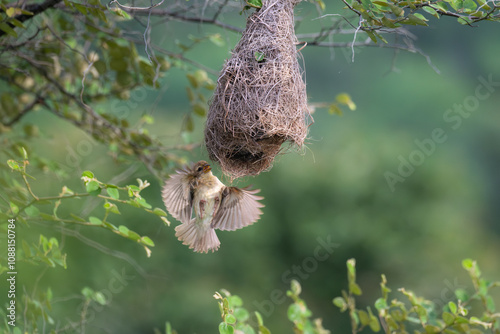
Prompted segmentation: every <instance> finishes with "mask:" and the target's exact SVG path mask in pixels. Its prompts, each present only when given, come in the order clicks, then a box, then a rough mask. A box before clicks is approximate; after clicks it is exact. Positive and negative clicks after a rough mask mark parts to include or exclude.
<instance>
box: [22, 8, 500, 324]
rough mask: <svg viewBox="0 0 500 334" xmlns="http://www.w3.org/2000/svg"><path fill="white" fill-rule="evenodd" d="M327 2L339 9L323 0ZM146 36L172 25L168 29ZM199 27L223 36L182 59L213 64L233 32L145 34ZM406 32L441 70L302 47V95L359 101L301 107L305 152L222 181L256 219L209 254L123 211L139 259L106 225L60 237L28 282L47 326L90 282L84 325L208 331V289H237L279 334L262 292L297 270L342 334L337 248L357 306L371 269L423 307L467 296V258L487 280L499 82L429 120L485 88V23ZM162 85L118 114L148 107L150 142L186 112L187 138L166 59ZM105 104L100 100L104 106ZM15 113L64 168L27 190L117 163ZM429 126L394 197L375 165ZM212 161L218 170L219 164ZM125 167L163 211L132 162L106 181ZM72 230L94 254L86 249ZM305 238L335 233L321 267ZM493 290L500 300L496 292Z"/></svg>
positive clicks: (491, 49) (176, 81) (116, 168)
mask: <svg viewBox="0 0 500 334" xmlns="http://www.w3.org/2000/svg"><path fill="white" fill-rule="evenodd" d="M327 11H328V12H340V11H341V9H340V6H335V5H333V4H329V3H327ZM296 14H297V15H300V16H303V17H305V18H304V20H303V21H302V23H301V26H300V29H299V30H298V31H297V33H299V34H300V33H306V32H309V31H314V30H315V29H317V27H318V24H319V23H318V21H317V20H316V21H312V19H313V18H314V17H315V16H314V13H313V12H311V11H310V9H308V7H307V6H304V7H299V8H297V10H296ZM224 20H225V21H227V22H230V23H234V24H236V25H238V26H240V27H243V26H244V17H243V16H239V15H238V13H237V12H234V13H226V14H225V17H224ZM162 30H166V31H168V32H169V33H172V34H171V35H169V36H168V38H167V37H165V32H164V31H162ZM211 31H213V32H219V33H222V34H223V38H224V40H225V42H226V44H225V46H224V47H222V48H219V47H216V46H214V45H212V44H210V43H204V44H201V45H200V46H199V47H197V48H195V49H194V50H191V51H190V53H189V54H188V56H189V57H190V58H191V59H193V60H195V61H198V62H200V63H202V64H203V65H205V66H208V67H210V68H212V69H214V70H215V71H218V70H219V69H220V68H221V66H222V63H223V61H224V59H225V58H227V57H228V55H229V52H230V50H231V48H232V47H233V46H234V44H235V43H236V41H237V39H238V36H237V35H236V34H234V33H231V32H224V31H222V32H221V31H220V30H218V29H216V28H212V27H208V26H200V25H199V24H192V25H187V26H186V24H185V23H183V24H181V23H175V22H169V23H168V24H165V26H158V27H157V28H155V29H153V34H152V39H153V40H157V41H159V42H162V43H164V45H169V43H171V44H172V43H174V41H175V40H178V41H183V40H187V36H188V35H189V34H193V35H200V34H206V33H209V32H211ZM410 31H411V32H412V33H413V34H415V35H416V37H417V40H416V41H415V44H416V45H417V47H419V48H420V49H421V50H422V51H423V52H425V53H426V54H427V55H428V56H429V57H430V59H431V60H432V63H433V65H434V66H436V67H437V68H438V69H439V70H440V74H437V73H436V72H435V71H434V70H433V68H432V67H431V66H429V65H428V63H427V61H426V59H425V58H424V57H423V56H421V55H418V54H413V53H408V52H403V51H401V52H398V53H397V54H395V51H394V50H392V49H385V48H377V47H371V48H356V49H355V58H354V62H351V56H352V54H351V50H350V49H329V48H319V47H306V48H305V49H304V50H302V54H303V58H304V64H305V67H306V70H307V89H308V95H309V98H310V102H329V101H332V100H333V99H334V97H335V96H336V95H337V94H338V93H341V92H346V93H348V94H350V95H351V97H352V99H353V100H354V102H355V103H356V105H357V110H355V111H352V112H349V111H347V112H345V114H344V115H343V116H335V115H329V114H328V112H327V111H326V110H324V109H317V110H316V112H315V113H314V114H313V117H314V120H315V123H314V124H313V125H312V126H311V127H310V133H309V139H308V141H307V145H306V148H304V149H303V150H302V151H299V152H298V151H296V150H294V149H290V150H288V151H286V153H287V154H283V155H281V156H279V157H278V159H277V160H276V162H275V164H274V167H273V169H272V170H271V171H269V172H266V173H263V174H261V175H259V176H258V177H255V178H246V179H243V180H239V181H238V182H236V183H235V185H238V186H246V185H248V184H252V185H253V186H254V187H255V188H260V189H262V192H261V194H262V195H263V196H264V197H265V200H264V204H265V205H266V207H265V208H264V215H263V216H262V218H261V219H260V220H259V221H258V222H257V223H256V224H254V225H252V226H251V227H248V228H245V229H243V230H239V231H236V232H218V235H219V238H220V240H221V248H220V250H219V251H217V252H216V253H213V254H196V253H193V252H192V251H191V250H189V249H188V248H187V247H186V246H183V245H181V243H180V242H179V241H178V240H177V239H176V238H175V236H174V226H175V225H176V224H177V222H176V221H175V220H173V218H172V219H171V221H172V226H171V227H166V226H164V225H163V224H162V222H161V221H160V220H159V219H154V218H151V220H149V219H145V218H144V213H143V212H141V211H138V210H132V209H124V210H123V211H122V215H121V216H119V217H114V218H113V219H115V222H116V223H117V224H120V225H126V226H128V227H129V228H130V229H133V230H135V231H137V232H138V233H140V234H141V235H148V236H150V237H151V238H152V239H153V241H154V242H155V244H156V246H155V247H154V248H153V254H152V256H151V258H147V257H146V255H145V253H144V251H143V250H142V249H141V248H140V247H138V246H137V245H136V244H134V243H132V242H130V241H127V240H124V239H122V238H120V237H118V236H115V235H113V234H112V233H104V232H103V231H100V230H99V231H97V230H92V229H91V228H82V229H80V230H79V234H80V235H81V236H80V237H78V238H76V237H74V236H71V235H65V236H64V237H63V243H64V250H65V252H67V254H68V258H67V261H68V269H66V270H65V269H62V268H60V267H57V268H55V269H50V270H47V271H46V272H45V273H44V275H43V276H40V277H41V278H40V280H39V281H37V284H38V285H39V286H57V287H58V289H57V293H58V294H57V295H55V296H54V304H53V311H52V316H53V317H54V318H55V319H57V321H59V322H60V323H61V325H64V323H65V321H67V320H66V319H74V318H75V317H77V316H78V315H79V313H80V309H79V307H81V305H80V303H81V300H80V299H79V298H78V295H79V293H80V291H81V289H82V287H84V286H88V287H90V288H92V289H94V290H96V291H103V293H105V294H107V297H108V299H109V300H110V303H109V304H108V305H106V306H97V305H95V306H91V308H90V309H89V315H90V314H92V313H91V312H93V315H94V318H90V321H89V323H88V324H87V329H88V330H89V332H95V333H97V332H103V333H152V332H153V328H155V327H156V328H163V327H164V323H165V322H166V321H169V322H171V324H172V326H173V327H174V328H176V329H177V330H178V331H179V333H216V332H217V325H218V323H219V321H220V313H219V310H218V307H217V304H216V302H215V300H214V298H213V294H214V292H215V291H217V290H219V289H221V288H225V289H228V290H229V291H230V292H232V293H233V294H238V295H239V296H241V297H242V298H243V300H244V303H245V306H246V307H247V308H248V309H249V310H250V311H253V310H257V311H260V312H261V313H262V314H263V316H264V322H265V323H266V325H267V326H268V327H269V328H270V330H271V331H272V332H273V333H289V332H291V325H290V324H289V323H288V322H287V321H286V320H285V319H286V309H287V306H288V304H289V301H288V300H286V301H285V302H283V300H284V299H283V300H282V299H281V298H278V299H279V301H280V302H279V303H272V302H270V300H271V299H272V296H274V295H275V294H276V293H278V292H279V291H282V292H283V293H285V292H286V290H287V289H288V288H289V279H290V278H296V279H298V280H299V281H300V283H301V284H302V287H303V295H302V296H303V298H304V299H305V300H306V302H307V303H308V305H309V307H310V308H311V309H312V311H313V313H314V316H315V317H321V318H323V323H324V326H325V328H328V329H330V330H333V331H334V332H336V333H344V332H348V331H349V319H348V317H347V316H346V315H342V314H340V313H339V311H338V309H337V308H336V307H334V306H333V305H332V302H331V301H332V299H333V298H334V297H335V296H338V295H339V294H340V291H341V290H342V289H345V288H346V270H345V262H346V260H347V259H348V258H353V257H354V258H356V260H357V269H358V282H359V284H360V286H361V287H362V288H363V292H364V294H363V296H362V298H360V303H362V304H363V303H364V304H365V305H369V304H372V303H373V301H374V300H375V299H376V298H377V297H378V296H379V282H380V275H381V274H382V273H385V274H386V276H387V279H388V281H389V283H388V285H389V286H390V287H391V288H393V291H395V290H397V288H399V287H402V286H404V287H405V288H407V289H410V290H414V291H415V292H416V293H418V294H421V295H423V296H424V297H426V298H428V299H431V300H433V301H434V302H435V303H436V304H438V305H444V304H445V302H447V301H448V300H450V299H452V298H453V296H452V293H451V291H452V290H454V289H456V288H465V289H470V284H469V280H468V277H467V274H466V273H465V271H463V270H462V268H461V265H460V263H461V260H462V259H464V258H466V257H470V258H473V259H476V260H478V262H479V265H480V266H481V268H482V269H483V272H484V276H485V277H487V278H491V279H498V278H499V277H500V268H499V266H498V263H499V262H498V254H500V242H499V241H500V224H499V219H500V209H499V208H500V206H499V205H498V203H499V200H500V198H499V193H498V188H499V186H500V174H499V172H498V171H499V169H500V145H499V143H500V114H499V113H498V111H499V110H498V109H499V106H500V94H499V92H500V86H498V85H497V86H495V87H494V91H493V92H492V93H491V96H490V97H489V98H487V99H484V100H480V101H479V105H478V106H477V108H475V109H474V111H472V112H471V114H470V117H468V118H461V121H462V122H461V124H460V126H459V127H457V128H456V129H454V128H452V125H453V124H454V123H450V122H446V120H445V119H444V118H443V117H444V115H445V114H446V113H447V111H448V110H449V109H453V108H454V105H455V104H462V103H464V101H465V100H466V99H467V97H469V96H474V94H475V92H476V88H477V87H478V85H480V84H481V82H480V81H479V80H478V77H483V78H485V79H487V78H488V77H489V76H491V77H492V78H493V81H495V82H500V61H499V59H500V58H499V55H500V43H496V42H494V41H495V40H496V39H497V38H498V33H499V30H498V27H496V26H495V25H494V23H489V22H483V23H481V25H480V26H479V27H476V28H471V27H463V26H460V25H459V24H457V23H456V22H455V21H454V20H452V19H446V18H443V19H441V20H436V19H432V20H431V21H430V27H428V28H411V30H410ZM350 38H352V36H349V39H350ZM358 38H359V39H360V40H361V39H362V38H364V36H362V35H359V36H358ZM345 39H347V37H339V41H342V40H345ZM212 79H213V80H216V77H215V76H213V77H212ZM161 84H162V88H161V89H160V90H147V91H145V90H142V91H141V92H140V94H139V93H137V95H136V96H134V94H132V96H131V99H130V101H128V102H119V106H121V107H122V108H117V110H118V109H119V111H117V114H118V113H120V116H125V117H127V118H129V119H130V120H131V121H132V122H133V121H135V120H137V119H138V118H139V117H140V116H141V115H143V114H151V115H152V116H153V117H154V118H155V123H154V124H153V125H152V126H151V127H150V132H151V133H154V134H156V135H157V136H159V137H160V138H162V140H163V141H164V142H165V143H166V144H171V145H177V144H182V143H183V142H184V141H185V140H190V141H192V142H196V141H200V140H201V138H202V133H203V120H202V119H200V118H198V119H197V120H196V124H195V130H194V133H193V134H192V135H189V136H190V138H187V137H186V135H182V134H181V131H180V128H181V124H182V122H183V117H184V115H185V113H186V112H187V110H189V108H190V107H189V102H188V100H187V97H186V94H185V86H186V85H187V79H186V78H185V72H184V71H181V70H179V69H176V68H173V69H172V70H170V71H169V72H168V73H167V75H166V76H165V77H164V78H163V79H162V82H161ZM144 94H146V95H144ZM208 96H209V94H208V93H207V97H208ZM113 106H115V107H116V104H112V103H110V106H109V108H113ZM24 122H26V123H33V122H35V123H37V124H38V125H39V126H40V128H41V133H43V136H42V138H41V139H40V141H39V142H38V143H36V144H35V145H36V146H35V149H36V150H37V152H38V154H39V155H44V154H45V155H46V156H47V157H49V158H53V159H55V160H56V161H59V162H60V163H62V164H65V165H66V166H67V168H66V170H67V172H68V174H69V180H70V181H65V180H59V179H57V178H56V177H54V176H50V175H36V177H37V181H36V182H34V183H33V186H34V190H35V191H36V192H38V193H40V194H45V195H49V194H55V193H58V192H59V191H60V187H61V186H62V185H63V184H67V185H68V186H69V187H70V188H72V189H73V190H75V191H80V190H82V191H84V186H83V185H82V183H81V182H80V180H79V177H80V174H81V172H82V171H84V170H91V171H93V172H94V174H96V176H97V177H98V178H99V180H102V181H107V180H111V179H112V178H113V177H115V176H116V175H119V174H120V173H121V172H123V171H124V170H126V169H127V168H128V166H124V165H119V164H116V163H115V162H114V161H113V159H112V158H110V157H108V156H107V154H106V151H107V150H106V148H105V147H104V146H103V145H100V144H97V143H96V142H94V141H93V140H92V139H91V138H89V137H88V136H86V135H85V134H82V133H81V132H79V131H78V129H76V128H74V127H72V126H68V125H67V124H65V123H64V122H62V121H60V120H59V119H56V118H55V117H54V116H52V115H49V114H45V113H43V112H39V113H37V114H33V115H30V116H28V117H26V119H25V120H24ZM18 126H22V125H18ZM436 128H441V129H443V131H444V133H445V135H446V141H445V142H444V143H437V144H436V145H435V149H434V151H433V153H432V154H430V155H428V156H427V155H426V156H425V159H424V161H423V163H422V164H421V165H419V166H416V167H415V168H414V172H413V173H412V174H411V175H410V176H408V177H406V178H405V179H404V182H398V183H396V184H395V187H394V189H393V191H392V190H391V187H390V186H389V185H388V182H387V180H386V177H385V175H386V173H387V172H392V173H395V174H397V173H398V168H399V167H400V163H401V161H400V158H399V157H403V158H404V159H406V160H408V159H409V157H410V155H411V154H412V153H414V152H415V151H416V150H419V148H418V146H417V145H416V143H415V140H417V141H425V140H426V139H429V138H431V137H432V132H433V131H434V130H435V129H436ZM189 136H188V137H189ZM414 154H416V153H414ZM187 158H188V159H189V160H191V161H196V160H198V159H201V158H204V159H206V154H205V151H204V149H203V147H199V148H197V149H196V150H195V151H194V153H193V154H192V155H190V156H187ZM214 172H215V174H216V175H218V176H219V177H221V173H220V171H219V170H218V169H217V168H215V170H214ZM137 177H139V178H141V179H146V180H148V181H149V182H150V183H151V187H150V188H148V189H146V190H145V191H144V192H143V193H142V194H143V196H144V197H145V198H147V200H148V202H149V203H151V204H153V205H154V206H158V207H163V205H162V203H161V197H160V189H161V186H162V181H160V180H157V179H155V178H154V177H153V176H152V175H151V174H150V173H149V172H148V171H147V170H146V169H144V168H139V169H138V170H137V171H136V172H135V173H134V174H133V175H130V176H128V177H127V178H126V179H123V180H120V183H121V184H127V183H131V182H133V180H134V179H135V178H137ZM224 181H225V182H229V180H228V179H227V178H224ZM68 182H69V183H68ZM70 205H72V210H73V212H75V213H77V214H78V213H80V212H82V211H86V210H89V208H92V207H93V205H95V204H94V202H93V201H92V200H90V199H88V200H80V201H74V203H72V204H70ZM47 224H50V223H47ZM32 228H33V229H35V231H38V233H40V232H41V231H42V232H43V234H44V235H46V236H47V237H50V236H57V237H60V235H61V232H60V231H58V230H51V229H47V226H46V225H45V224H41V225H36V226H32ZM35 231H33V230H31V232H30V233H34V235H35ZM20 233H22V231H21V232H20ZM63 235H64V233H63ZM87 238H88V239H91V240H95V241H96V242H98V243H99V244H101V245H102V246H104V247H105V248H106V249H102V247H101V249H100V250H99V249H96V248H94V247H89V246H88V242H87V243H86V242H85V240H87ZM319 239H320V240H323V241H325V240H331V242H332V243H334V244H335V247H334V251H333V253H331V254H328V256H325V257H321V260H319V259H318V258H315V256H317V254H318V252H317V251H316V249H317V247H318V246H319V245H321V244H322V242H321V241H318V240H319ZM324 254H327V253H324V252H321V255H324ZM20 266H21V268H20V269H19V272H24V273H25V274H23V275H19V276H18V285H19V287H22V286H23V285H26V286H32V285H33V284H34V279H35V278H36V277H38V276H39V274H40V272H39V270H40V268H38V267H32V266H27V265H26V266H25V267H24V265H23V264H20ZM297 268H298V269H297ZM23 270H24V271H23ZM275 290H278V292H276V291H275ZM273 291H274V292H273ZM396 294H397V293H396ZM496 297H497V299H496V300H497V304H498V303H500V298H499V297H500V296H498V295H497V296H496ZM274 299H275V298H274ZM361 306H363V305H361Z"/></svg>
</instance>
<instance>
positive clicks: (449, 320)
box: [442, 312, 455, 326]
mask: <svg viewBox="0 0 500 334" xmlns="http://www.w3.org/2000/svg"><path fill="white" fill-rule="evenodd" d="M442 317H443V321H444V323H445V324H446V325H447V326H450V325H451V324H453V323H454V322H455V316H454V315H453V314H451V313H449V312H443V315H442Z"/></svg>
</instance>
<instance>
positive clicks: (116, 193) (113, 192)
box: [106, 187, 120, 199]
mask: <svg viewBox="0 0 500 334" xmlns="http://www.w3.org/2000/svg"><path fill="white" fill-rule="evenodd" d="M106 191H107V193H108V195H109V197H111V198H113V199H119V198H120V192H119V191H118V189H116V188H109V187H108V188H106Z"/></svg>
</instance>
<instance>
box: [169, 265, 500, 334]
mask: <svg viewBox="0 0 500 334" xmlns="http://www.w3.org/2000/svg"><path fill="white" fill-rule="evenodd" d="M462 266H463V268H464V269H465V270H466V271H467V272H468V274H469V276H470V278H471V280H472V283H473V287H474V291H473V293H468V291H466V290H464V289H461V288H460V289H457V290H455V291H454V295H455V298H456V299H455V301H449V302H448V303H447V304H446V305H445V306H444V307H443V309H442V310H440V309H437V308H436V305H435V304H434V303H433V302H432V301H430V300H427V299H425V298H423V297H419V296H417V295H416V294H415V293H414V292H412V291H407V290H406V289H404V288H400V289H398V291H399V292H400V293H401V295H402V297H403V298H404V300H399V299H397V298H393V299H390V300H389V295H390V293H391V289H390V288H388V287H387V279H386V277H385V275H383V274H382V282H381V283H380V288H381V294H382V297H380V298H378V299H377V300H376V301H375V302H374V307H375V309H376V310H377V313H376V314H374V313H373V311H372V309H371V308H370V307H369V306H368V307H367V308H366V311H365V310H363V309H359V308H357V307H356V296H360V295H362V290H361V287H360V286H359V285H358V283H357V282H356V260H355V259H349V260H347V280H348V291H344V290H343V291H342V297H336V298H334V299H333V304H334V305H335V306H337V307H338V308H339V309H340V311H341V312H345V311H348V313H349V317H350V318H351V327H352V333H353V334H356V333H360V332H363V331H364V329H367V328H369V329H370V330H371V331H372V332H375V333H378V332H380V331H383V332H384V333H387V334H390V333H392V334H404V333H410V331H411V332H413V333H415V334H438V333H446V334H458V333H464V334H480V333H484V331H485V330H487V331H490V332H491V333H495V334H498V333H500V313H498V312H496V309H495V303H494V301H493V297H492V296H491V290H492V289H493V288H499V287H500V281H493V282H492V281H489V280H486V279H484V278H483V277H482V275H481V271H480V270H479V267H478V265H477V263H476V261H473V260H471V259H465V260H463V261H462ZM301 292H302V288H301V285H300V283H299V282H298V281H297V280H292V281H291V286H290V290H288V291H287V296H288V297H290V298H291V299H292V300H293V303H292V304H291V305H290V306H289V307H288V312H287V314H288V319H289V320H290V321H291V322H292V323H293V332H294V333H296V334H330V331H329V330H326V329H324V328H323V326H322V321H321V319H315V320H314V321H311V320H310V318H311V316H312V311H311V310H310V309H309V308H308V307H307V304H306V303H305V301H304V300H303V299H301V298H300V297H299V295H300V294H301ZM214 298H215V299H216V300H217V301H218V303H219V309H220V312H221V317H222V320H223V321H222V322H221V323H220V324H219V333H220V334H256V333H258V334H271V331H270V330H269V329H268V328H267V327H265V326H264V323H263V320H262V315H261V314H260V313H259V312H257V311H256V312H254V314H253V318H251V315H250V312H249V311H248V310H247V309H246V308H244V307H243V301H242V299H241V298H240V297H239V296H237V295H231V293H229V291H227V290H222V293H220V292H216V293H215V295H214ZM475 300H478V301H480V302H481V303H480V304H475V305H474V304H473V301H475ZM473 305H474V306H473ZM478 309H481V310H478ZM254 319H255V320H254ZM167 333H168V332H167Z"/></svg>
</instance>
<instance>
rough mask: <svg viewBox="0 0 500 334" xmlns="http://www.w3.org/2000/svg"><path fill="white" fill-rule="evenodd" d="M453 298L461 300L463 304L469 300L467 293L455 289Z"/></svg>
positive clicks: (463, 290)
mask: <svg viewBox="0 0 500 334" xmlns="http://www.w3.org/2000/svg"><path fill="white" fill-rule="evenodd" d="M455 297H457V299H458V300H461V301H463V302H466V301H468V300H469V298H470V296H469V294H468V293H467V291H466V290H465V289H457V290H455Z"/></svg>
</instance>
